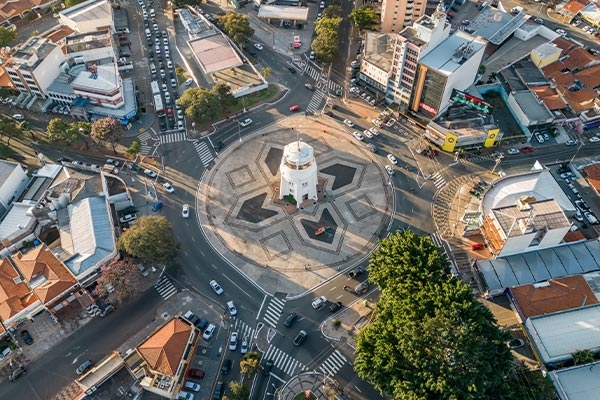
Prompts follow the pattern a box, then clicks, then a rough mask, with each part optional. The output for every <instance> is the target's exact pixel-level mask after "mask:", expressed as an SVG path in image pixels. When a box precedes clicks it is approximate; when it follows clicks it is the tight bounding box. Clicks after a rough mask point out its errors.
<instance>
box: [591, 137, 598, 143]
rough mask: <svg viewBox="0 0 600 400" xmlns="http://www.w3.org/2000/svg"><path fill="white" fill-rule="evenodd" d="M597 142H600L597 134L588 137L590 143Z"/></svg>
mask: <svg viewBox="0 0 600 400" xmlns="http://www.w3.org/2000/svg"><path fill="white" fill-rule="evenodd" d="M598 142H600V137H598V136H592V137H591V138H590V143H598Z"/></svg>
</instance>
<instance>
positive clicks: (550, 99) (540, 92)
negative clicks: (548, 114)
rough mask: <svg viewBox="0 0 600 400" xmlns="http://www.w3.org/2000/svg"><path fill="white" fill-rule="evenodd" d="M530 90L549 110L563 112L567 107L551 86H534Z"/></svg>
mask: <svg viewBox="0 0 600 400" xmlns="http://www.w3.org/2000/svg"><path fill="white" fill-rule="evenodd" d="M529 89H530V90H531V91H532V92H533V93H535V94H536V95H537V96H538V97H539V98H540V99H541V100H542V101H543V102H544V104H546V107H548V109H549V110H561V109H563V108H565V107H566V106H567V103H565V101H564V100H563V99H562V98H561V97H560V96H559V95H558V93H557V92H556V90H555V89H554V88H552V87H550V86H532V87H530V88H529Z"/></svg>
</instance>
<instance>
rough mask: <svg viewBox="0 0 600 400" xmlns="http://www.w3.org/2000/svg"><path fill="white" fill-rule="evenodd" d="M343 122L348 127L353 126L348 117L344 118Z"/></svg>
mask: <svg viewBox="0 0 600 400" xmlns="http://www.w3.org/2000/svg"><path fill="white" fill-rule="evenodd" d="M344 124H346V125H347V126H349V127H350V128H352V127H354V122H352V121H350V120H349V119H345V120H344Z"/></svg>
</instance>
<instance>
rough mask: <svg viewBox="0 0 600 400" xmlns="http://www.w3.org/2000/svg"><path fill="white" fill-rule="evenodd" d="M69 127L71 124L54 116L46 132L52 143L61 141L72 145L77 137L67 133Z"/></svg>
mask: <svg viewBox="0 0 600 400" xmlns="http://www.w3.org/2000/svg"><path fill="white" fill-rule="evenodd" d="M68 128H69V124H67V123H66V122H63V120H62V119H60V118H52V119H51V120H50V121H49V122H48V127H47V128H46V133H47V135H48V140H49V141H50V143H61V144H66V145H67V146H69V145H71V144H72V143H73V142H74V141H75V140H77V137H72V136H70V135H69V134H68V133H67V130H68Z"/></svg>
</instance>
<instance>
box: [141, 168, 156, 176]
mask: <svg viewBox="0 0 600 400" xmlns="http://www.w3.org/2000/svg"><path fill="white" fill-rule="evenodd" d="M144 174H145V175H147V176H149V177H150V178H156V177H157V175H156V172H154V171H152V170H150V169H145V170H144Z"/></svg>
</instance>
